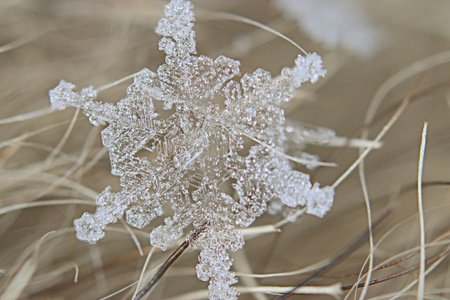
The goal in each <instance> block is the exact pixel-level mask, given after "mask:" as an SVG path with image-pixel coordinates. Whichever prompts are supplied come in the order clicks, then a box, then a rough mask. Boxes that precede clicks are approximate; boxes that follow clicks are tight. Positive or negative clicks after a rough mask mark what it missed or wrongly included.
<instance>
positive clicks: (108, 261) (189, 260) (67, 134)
mask: <svg viewBox="0 0 450 300" xmlns="http://www.w3.org/2000/svg"><path fill="white" fill-rule="evenodd" d="M163 4H164V3H163V2H162V1H141V0H133V1H126V2H125V1H100V0H98V1H68V0H67V1H44V0H39V1H2V2H1V3H0V45H3V46H0V292H1V293H2V296H0V299H2V300H3V299H100V298H102V297H107V296H108V295H111V294H113V293H115V292H117V291H119V290H121V289H122V288H125V287H129V288H127V289H124V290H123V291H122V292H121V293H118V294H116V295H113V296H111V298H110V299H130V298H131V297H132V295H133V293H134V291H135V289H136V286H135V285H132V284H133V283H135V282H137V281H138V280H139V278H140V276H141V272H142V268H143V266H144V263H145V261H146V257H147V254H148V253H149V252H150V250H151V247H150V246H148V245H149V240H148V232H149V230H150V229H149V228H144V230H142V231H141V230H136V229H133V228H128V227H126V226H125V225H124V223H118V224H116V225H115V226H110V227H109V228H108V229H107V236H106V238H104V239H103V240H101V241H100V242H99V243H97V245H95V246H91V245H88V244H85V243H83V242H80V241H78V240H77V239H76V238H75V235H74V230H73V228H72V221H73V219H75V218H78V217H79V216H80V214H81V213H82V212H83V211H85V210H93V205H94V204H95V203H94V198H95V195H96V194H97V193H98V192H99V191H101V190H103V188H104V187H105V186H107V185H112V186H113V188H114V186H115V187H118V179H117V178H115V177H113V176H111V175H110V174H109V171H110V167H109V160H108V157H107V154H106V152H105V150H104V149H103V148H102V145H101V141H100V129H99V128H92V127H91V125H90V124H89V122H88V120H87V118H86V117H84V116H82V114H78V111H75V110H73V109H68V110H66V111H63V112H52V111H50V110H49V109H48V107H49V105H50V103H49V99H48V95H47V93H48V90H49V89H50V88H52V87H54V86H56V85H57V83H58V82H59V80H60V79H61V78H64V79H67V80H69V81H71V82H75V83H77V85H78V86H86V85H94V86H97V87H98V86H102V85H104V84H107V83H110V82H114V81H115V80H117V79H120V78H123V77H126V76H128V75H130V74H132V73H135V72H137V71H139V70H140V69H142V68H143V67H148V68H149V69H151V70H155V69H156V67H157V66H158V65H159V64H161V62H162V61H163V55H162V53H161V52H159V51H158V50H157V42H158V37H157V36H156V35H155V34H154V33H153V30H154V27H155V25H156V22H157V20H158V19H159V18H160V17H161V15H162V6H163ZM194 4H195V5H196V9H198V10H200V9H201V10H202V11H203V13H202V14H200V13H199V17H198V22H197V24H196V30H197V37H198V50H199V52H200V53H202V54H207V55H210V56H216V55H218V54H219V53H220V54H224V55H229V56H232V57H233V58H237V59H240V60H241V62H242V71H243V72H252V71H253V70H254V69H255V68H257V67H263V68H265V69H267V70H269V71H271V72H272V74H273V75H274V76H275V75H276V74H278V73H279V71H280V69H281V68H282V67H283V66H285V65H289V64H290V63H291V61H292V60H293V59H294V58H295V56H296V54H297V51H298V50H297V49H295V48H294V47H292V45H290V44H289V43H287V42H285V41H282V40H280V39H279V38H277V37H275V36H274V35H273V34H270V33H266V32H263V31H261V30H260V29H255V28H254V27H252V26H250V25H248V24H242V23H239V22H233V21H229V20H228V21H227V20H217V19H214V18H211V17H210V15H208V13H207V12H208V11H211V10H216V11H221V12H231V13H235V14H239V15H243V16H246V17H248V18H250V19H253V20H256V21H259V22H261V23H263V24H269V25H271V26H274V27H276V28H275V29H278V30H279V31H281V32H282V33H284V34H286V35H287V36H289V37H291V38H292V39H293V40H295V41H296V42H298V43H299V44H300V45H301V46H302V47H303V48H305V49H306V50H308V51H316V52H318V53H320V54H321V55H323V56H324V58H325V63H324V64H325V67H326V68H328V69H329V72H328V76H327V78H326V79H324V80H322V81H321V82H320V83H319V84H318V85H316V86H305V88H304V89H302V91H301V92H300V93H299V94H298V99H297V100H296V102H294V103H293V104H292V105H291V106H290V107H289V113H288V117H291V118H295V119H297V120H301V121H302V122H306V123H311V124H316V125H321V126H327V127H330V128H333V129H335V130H336V131H337V133H338V134H339V135H341V136H347V137H361V136H362V137H363V138H365V137H367V138H368V139H375V138H376V137H377V135H379V134H380V133H383V130H385V132H384V133H383V137H381V136H380V139H381V141H382V142H383V147H382V148H380V149H375V150H372V151H370V153H369V151H367V154H368V155H367V156H366V157H365V159H364V160H362V159H361V161H364V165H363V166H362V165H360V166H359V168H360V169H359V173H358V171H357V170H356V171H353V172H352V173H350V174H349V176H348V177H346V178H345V179H344V180H343V181H342V182H338V183H337V184H336V185H337V189H336V200H335V204H334V206H333V208H332V210H331V212H330V213H329V214H328V215H326V216H325V217H324V218H323V219H317V218H315V217H310V216H303V217H301V218H300V219H299V221H298V222H296V223H289V224H287V225H284V226H282V227H281V228H280V229H281V230H280V231H278V230H275V228H274V227H273V226H272V227H271V226H268V227H261V228H260V229H261V232H259V233H258V234H255V233H253V234H250V233H249V235H248V240H247V245H246V246H245V248H244V250H243V251H242V252H240V253H237V254H236V257H235V260H236V263H235V270H236V271H237V272H238V273H241V277H240V281H239V286H241V287H243V289H242V295H241V297H240V299H271V298H272V296H271V295H267V294H266V293H267V292H271V291H276V290H277V289H276V288H278V287H290V286H295V285H296V284H297V283H298V282H300V281H301V280H302V279H304V278H305V277H307V276H308V275H309V274H311V272H314V270H317V269H319V268H320V267H323V265H324V264H326V263H327V262H329V260H330V259H332V258H333V257H335V255H336V254H337V253H338V252H339V251H340V250H341V249H342V248H343V247H345V245H347V244H349V243H350V242H351V241H352V239H354V237H356V236H357V235H358V234H360V233H361V232H363V231H364V230H366V229H367V228H368V224H371V223H374V222H375V220H376V219H377V218H378V217H379V216H380V215H382V214H383V213H384V211H386V209H389V210H390V214H389V217H387V219H386V220H385V222H383V223H382V224H381V225H380V226H378V227H376V228H375V229H374V230H373V238H369V236H370V235H369V236H367V238H366V239H365V242H364V243H363V244H362V245H361V247H359V248H358V249H357V250H356V251H354V252H353V253H352V254H351V255H350V257H348V258H347V259H345V260H344V261H343V262H342V263H340V264H338V265H337V266H336V267H335V268H333V269H331V270H330V271H329V272H327V273H325V274H323V275H321V276H319V277H318V278H314V279H313V280H312V281H311V282H310V283H309V284H308V285H311V286H333V285H334V284H336V283H342V286H352V285H353V284H355V283H362V284H363V285H364V283H366V284H367V283H369V282H370V281H371V280H376V279H379V278H383V277H386V276H389V275H392V274H401V272H405V273H406V274H405V275H403V276H398V277H396V276H394V277H393V278H389V280H386V281H385V282H382V283H379V284H376V285H370V286H368V285H367V286H366V287H364V288H363V287H361V288H359V289H358V292H357V293H355V291H354V290H353V291H352V292H351V293H349V290H345V291H344V292H343V294H342V297H343V298H349V299H350V298H353V297H355V295H356V297H360V295H362V296H363V298H366V299H390V298H396V297H400V296H401V297H402V298H409V297H410V298H415V297H419V298H423V299H443V298H445V297H448V294H449V289H450V273H449V270H450V268H449V260H448V254H449V252H448V251H449V250H448V249H449V245H448V242H449V230H450V226H449V222H448V220H449V219H450V213H449V212H450V210H449V205H450V201H449V200H450V198H449V191H450V190H449V185H448V182H449V181H450V178H449V171H448V170H449V167H450V158H449V153H450V121H449V113H450V110H449V103H450V100H449V95H450V93H449V90H450V71H449V62H450V54H449V49H450V35H449V32H450V24H449V22H448V20H446V18H443V17H442V14H443V13H444V12H445V11H447V12H448V11H449V9H450V7H449V4H448V2H446V1H426V0H421V1H414V2H409V1H377V2H376V3H372V2H370V1H367V3H366V5H367V7H368V9H369V11H370V12H371V13H373V14H374V15H375V16H377V18H378V19H379V20H380V21H381V22H383V23H384V24H385V25H386V28H387V32H388V34H389V40H388V41H387V42H386V43H385V44H383V45H382V47H381V49H380V51H379V52H377V54H376V55H375V56H374V57H372V58H370V59H357V58H353V57H350V56H349V55H347V54H346V53H344V52H342V51H328V50H326V49H324V48H322V47H321V46H320V45H318V44H315V43H313V42H312V41H311V40H310V39H309V38H308V37H307V36H305V35H304V34H302V33H301V32H300V31H298V30H297V29H296V27H295V25H294V24H293V23H292V22H289V21H287V20H284V19H283V18H282V17H281V16H280V15H278V13H277V12H276V11H275V10H274V9H273V7H272V6H271V5H270V2H268V1H250V0H245V1H242V0H239V1H237V0H234V1H207V0H202V1H200V0H199V1H195V2H194ZM202 16H203V17H202ZM399 20H401V21H399ZM242 35H246V38H247V39H249V41H250V44H251V45H252V49H251V51H250V53H248V54H245V55H240V56H239V55H238V53H237V51H236V49H235V48H233V47H232V46H231V45H232V43H233V41H234V40H236V39H237V38H239V37H241V36H242ZM127 83H129V82H126V83H123V84H119V85H117V86H114V87H112V88H108V89H107V90H105V91H103V92H102V93H101V98H102V100H103V101H111V102H115V101H117V100H119V99H121V98H122V97H123V96H124V94H125V87H126V86H127ZM305 100H306V101H305ZM312 100H314V101H312ZM424 122H428V131H427V141H426V152H425V155H424V156H421V157H422V159H423V173H422V172H420V173H419V174H420V175H419V176H418V171H417V168H418V165H419V151H420V144H421V132H422V127H423V124H424ZM386 124H389V126H387V127H386ZM310 151H311V152H315V153H318V154H320V156H321V158H322V159H323V160H326V161H330V162H335V163H337V165H338V167H336V168H329V167H323V168H320V169H318V170H316V171H314V172H313V173H312V176H313V179H314V180H317V181H320V182H321V183H322V184H323V185H326V184H328V185H331V184H333V183H334V182H336V180H337V179H338V178H339V177H340V176H341V175H342V174H344V172H345V171H346V170H347V169H348V168H349V166H351V164H352V163H353V162H354V161H355V160H357V158H358V156H359V155H360V153H358V150H356V149H352V148H345V147H340V148H319V147H311V149H310ZM355 167H357V166H356V165H355ZM418 178H419V181H420V180H421V181H422V182H423V185H422V186H421V187H422V190H421V191H420V190H419V200H420V201H419V202H418V195H417V194H418V192H417V182H418ZM418 203H419V206H418ZM418 208H420V209H418ZM422 211H423V214H422V213H420V214H419V212H422ZM368 216H370V218H369V217H368ZM419 220H420V222H419ZM445 220H447V221H445ZM279 221H281V217H279V216H277V217H271V216H263V217H262V218H260V219H259V220H258V221H257V222H256V224H254V226H263V225H271V224H277V222H279ZM130 233H132V234H130ZM133 235H134V236H133ZM369 241H371V242H369ZM168 255H169V253H163V252H161V251H159V250H158V249H155V251H154V253H153V255H152V257H151V259H150V261H149V263H148V268H147V271H151V270H155V269H156V268H157V267H158V266H159V265H160V264H161V263H162V262H163V261H164V260H165V259H166V258H167V257H168ZM196 256H197V253H196V252H194V251H190V253H186V254H184V255H183V256H182V257H181V258H180V259H179V260H177V262H176V263H175V265H174V266H173V267H172V268H171V269H170V270H169V272H168V273H167V274H166V275H165V276H164V277H163V279H162V280H161V281H160V282H159V283H158V285H157V286H156V288H155V289H154V290H153V291H152V294H151V297H150V298H151V299H168V298H171V297H173V298H175V297H179V298H176V299H188V298H187V297H188V293H191V294H190V295H193V296H192V297H193V298H191V299H199V297H200V295H204V292H201V291H200V292H199V290H204V289H206V288H207V284H206V283H204V282H201V281H199V280H198V279H196V277H195V274H194V265H195V264H196V259H197V258H196ZM402 258H407V259H405V260H404V261H403V259H402ZM398 261H400V262H399V263H398V264H392V265H391V262H398ZM310 265H312V266H313V267H311V268H309V269H305V270H304V271H305V273H303V272H302V269H303V268H306V267H307V266H310ZM380 266H381V267H380ZM409 269H411V270H410V271H409V272H406V271H408V270H409ZM295 270H299V271H298V272H293V273H285V272H291V271H295ZM368 270H369V271H370V272H369V273H368V274H367V271H368ZM274 273H276V274H274ZM251 274H267V275H260V276H252V275H251ZM149 276H151V273H149V272H145V273H143V274H142V278H143V281H142V282H146V280H148V278H149ZM425 276H426V277H425ZM141 285H142V284H141ZM332 288H335V286H334V287H332ZM310 291H311V290H310ZM322 291H324V290H322ZM196 292H198V293H197V294H192V293H196ZM296 297H299V296H295V295H293V296H292V299H295V298H296ZM303 297H304V299H309V298H311V299H321V298H322V297H323V298H324V299H329V298H330V296H324V295H315V296H313V295H310V296H303Z"/></svg>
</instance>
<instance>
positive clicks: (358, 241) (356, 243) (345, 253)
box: [274, 209, 392, 300]
mask: <svg viewBox="0 0 450 300" xmlns="http://www.w3.org/2000/svg"><path fill="white" fill-rule="evenodd" d="M391 212H392V210H391V209H388V210H386V211H385V212H384V213H383V215H381V216H380V217H379V218H378V220H376V221H375V222H374V223H373V225H372V230H374V229H375V228H376V227H378V226H380V225H381V223H382V222H383V221H384V220H385V219H386V218H387V217H388V216H389V215H390V213H391ZM368 237H369V229H366V230H365V231H364V232H362V233H361V234H360V235H359V236H357V237H356V238H355V239H354V240H353V241H352V242H350V244H348V245H347V246H346V247H345V248H343V249H342V250H341V251H340V252H339V253H338V254H337V255H336V256H335V257H334V258H333V259H331V260H330V262H329V263H328V264H327V265H325V266H323V267H322V268H320V269H318V270H317V271H316V272H314V273H312V274H311V275H309V276H308V277H306V278H305V279H303V280H302V281H300V282H299V283H298V284H297V285H296V286H295V287H294V288H293V289H292V290H290V291H289V292H287V293H285V294H283V295H281V296H278V297H277V298H275V299H274V300H282V299H286V298H287V297H289V296H290V295H292V294H293V293H294V292H295V290H297V289H298V288H299V287H302V286H304V285H306V284H308V283H309V282H311V281H312V280H313V279H314V278H316V277H318V276H321V275H323V274H325V273H326V272H328V271H329V270H331V269H332V268H334V267H335V266H336V265H338V264H339V263H340V262H342V261H343V260H344V259H346V258H347V257H349V256H350V255H351V254H352V253H353V252H354V251H355V250H356V249H358V248H359V247H360V246H361V245H362V244H363V243H364V242H365V241H367V239H368Z"/></svg>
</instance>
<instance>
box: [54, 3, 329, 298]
mask: <svg viewBox="0 0 450 300" xmlns="http://www.w3.org/2000/svg"><path fill="white" fill-rule="evenodd" d="M164 13H165V17H164V18H162V19H161V20H160V21H159V23H158V26H157V28H156V32H157V34H159V35H160V36H162V38H161V40H160V42H159V48H160V50H162V51H164V52H165V54H166V58H165V63H164V64H162V65H161V66H160V67H159V68H158V70H157V71H156V73H154V72H152V71H150V70H147V69H144V70H143V71H142V72H140V73H139V75H137V76H136V77H135V78H134V83H133V84H131V85H130V86H129V87H128V89H127V96H126V97H125V98H124V99H122V100H120V101H119V102H118V103H117V104H116V105H113V104H109V103H102V102H100V101H96V100H95V98H96V97H97V92H96V90H95V89H93V88H92V87H87V88H84V89H81V91H79V92H76V91H74V89H75V86H74V85H73V84H72V83H69V82H66V81H63V80H61V82H60V83H59V85H58V86H57V87H55V88H54V89H52V90H50V92H49V94H50V99H51V103H52V107H53V108H54V109H59V110H61V109H65V108H66V107H69V106H72V107H78V108H81V109H82V110H83V111H84V113H85V114H86V115H87V116H89V120H90V121H91V122H92V123H93V124H94V125H106V124H108V126H107V127H106V128H105V129H104V130H103V131H102V142H103V145H104V146H105V147H107V148H108V150H109V157H110V161H111V172H112V174H113V175H116V176H120V184H121V187H122V190H121V191H120V192H112V191H111V188H110V187H107V188H106V189H105V190H104V191H103V192H101V193H100V194H99V195H98V196H97V198H96V204H97V210H96V212H95V213H93V214H89V213H84V214H83V215H82V217H81V218H80V219H77V220H75V221H74V225H75V228H76V232H77V237H78V238H79V239H80V240H84V241H87V242H89V243H91V244H93V243H95V242H96V241H98V240H99V239H101V238H103V236H104V232H103V230H104V228H105V226H106V225H107V224H110V223H114V222H117V220H118V219H120V218H122V217H123V215H124V214H125V215H126V222H127V223H128V224H130V225H132V226H135V227H137V228H143V227H144V226H146V225H148V224H149V223H150V221H152V220H153V219H155V218H156V217H159V216H163V215H164V216H165V218H164V224H162V225H160V226H158V227H156V228H154V229H153V230H152V232H151V234H150V243H151V244H152V245H153V246H155V247H158V248H161V249H163V250H166V249H167V247H169V246H170V245H171V244H172V243H173V242H174V241H175V240H177V239H179V238H180V237H182V236H183V235H184V233H186V232H185V231H189V230H191V231H192V232H194V231H197V232H198V231H200V229H203V231H202V232H201V235H200V237H199V238H198V239H197V240H196V241H195V242H194V246H195V247H197V248H198V249H200V250H201V252H200V256H199V264H198V265H197V274H198V278H200V279H201V280H204V281H208V280H209V282H210V285H209V289H210V298H211V299H235V298H236V297H237V295H238V291H237V289H236V288H235V287H233V286H232V285H233V284H234V283H235V282H237V279H236V278H235V274H234V273H232V272H231V271H230V268H231V264H232V259H231V258H230V257H229V254H228V251H230V250H231V251H236V250H238V249H240V248H241V247H242V246H243V245H244V239H243V236H242V233H241V231H239V230H236V228H237V227H247V226H249V225H250V224H252V222H253V221H254V220H255V218H256V217H258V216H260V215H261V214H263V213H264V212H265V211H266V210H267V206H268V204H270V203H271V202H273V203H274V204H275V205H272V207H271V212H272V213H275V212H277V211H279V210H281V209H282V206H287V207H291V208H296V207H299V206H300V207H302V206H306V207H307V212H308V213H310V214H313V215H316V216H319V217H322V216H323V215H324V214H325V213H326V212H327V211H328V210H329V209H330V207H331V205H332V201H333V194H334V191H333V189H332V188H331V187H325V188H320V187H319V185H318V184H317V183H316V184H314V185H313V184H311V182H310V180H309V176H308V175H306V174H303V173H301V172H298V171H295V170H293V169H292V166H291V162H290V161H289V160H288V158H287V156H286V155H284V151H285V150H286V146H285V140H286V133H287V132H292V130H287V129H286V125H285V117H284V111H283V109H282V104H283V103H284V102H287V101H289V100H291V98H292V97H293V95H294V91H295V89H296V88H298V87H299V86H300V85H301V84H302V83H303V82H305V81H311V82H315V81H316V80H318V79H319V77H321V76H324V74H325V71H324V70H323V69H322V61H321V58H320V56H318V55H317V54H315V53H313V54H309V55H307V56H306V57H304V56H298V58H297V59H296V60H295V66H294V67H293V68H285V69H284V70H283V71H282V75H283V77H284V79H282V80H278V81H274V80H273V79H272V78H271V75H270V74H269V73H268V72H267V71H264V70H262V69H258V70H256V71H255V72H254V73H253V74H245V75H243V76H242V77H241V79H240V80H239V81H235V80H233V77H236V76H238V75H240V74H239V62H238V61H236V60H233V59H230V58H227V57H225V56H219V57H217V58H216V59H212V58H209V57H207V56H203V55H196V45H195V32H194V30H193V21H194V15H193V12H192V4H191V3H190V2H189V1H183V0H173V1H172V2H171V3H169V4H168V5H166V7H165V10H164ZM219 100H220V101H222V102H221V103H220V101H219ZM155 101H162V103H163V110H164V111H165V115H168V117H162V116H161V112H159V113H158V111H155V107H154V103H156V102H155ZM217 101H219V103H218V102H217ZM290 126H292V125H290ZM164 210H166V211H164Z"/></svg>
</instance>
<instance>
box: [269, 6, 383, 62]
mask: <svg viewBox="0 0 450 300" xmlns="http://www.w3.org/2000/svg"><path fill="white" fill-rule="evenodd" d="M359 2H360V0H275V4H276V5H277V6H278V8H279V9H280V10H281V12H283V13H284V14H286V15H287V16H289V17H291V18H293V19H295V20H296V21H297V22H298V24H299V25H300V27H302V29H303V30H305V31H306V32H307V33H309V34H310V35H311V37H312V38H313V39H314V40H315V41H317V42H321V43H323V44H324V45H325V46H326V47H328V48H331V49H334V48H336V47H342V48H343V49H345V50H347V51H349V52H351V53H353V54H357V55H361V56H368V55H371V54H372V53H373V52H374V51H375V50H376V49H377V48H378V47H377V46H378V44H379V43H380V39H381V30H380V29H379V28H377V26H375V25H374V22H373V21H372V20H371V19H370V17H369V16H368V14H367V13H366V12H365V11H364V9H363V8H362V7H361V3H359Z"/></svg>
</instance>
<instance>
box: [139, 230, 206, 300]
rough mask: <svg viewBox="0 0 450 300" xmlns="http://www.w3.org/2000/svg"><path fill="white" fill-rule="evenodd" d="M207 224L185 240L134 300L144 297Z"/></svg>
mask: <svg viewBox="0 0 450 300" xmlns="http://www.w3.org/2000/svg"><path fill="white" fill-rule="evenodd" d="M206 226H207V223H205V224H204V225H203V226H202V227H200V229H198V230H196V231H194V232H193V233H192V234H191V235H190V236H189V238H187V239H186V240H185V241H184V242H183V243H182V244H181V245H180V246H179V247H178V248H177V249H176V250H175V252H173V253H172V255H170V257H169V258H168V259H167V260H166V261H165V262H164V264H163V265H162V266H161V268H160V269H159V270H158V272H156V274H155V275H154V276H153V278H152V279H150V281H149V282H148V283H147V284H146V285H145V286H144V287H143V288H142V289H141V290H140V291H139V293H137V295H136V297H135V298H134V299H135V300H140V299H142V297H144V296H145V294H147V293H148V292H149V291H150V290H151V289H152V288H153V287H154V286H155V285H156V283H157V282H158V281H159V280H160V279H161V277H162V276H163V275H164V273H166V272H167V270H168V269H169V267H170V266H171V265H172V264H173V263H174V262H175V261H176V260H177V259H178V258H179V257H180V256H181V254H183V252H184V250H186V249H187V248H188V247H189V245H190V244H191V243H192V242H194V241H195V240H197V239H198V238H199V236H200V234H201V233H202V232H203V231H204V230H205V229H206Z"/></svg>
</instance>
